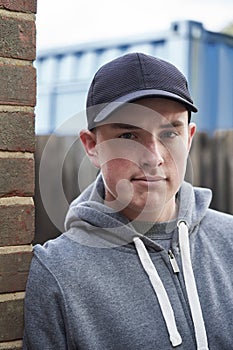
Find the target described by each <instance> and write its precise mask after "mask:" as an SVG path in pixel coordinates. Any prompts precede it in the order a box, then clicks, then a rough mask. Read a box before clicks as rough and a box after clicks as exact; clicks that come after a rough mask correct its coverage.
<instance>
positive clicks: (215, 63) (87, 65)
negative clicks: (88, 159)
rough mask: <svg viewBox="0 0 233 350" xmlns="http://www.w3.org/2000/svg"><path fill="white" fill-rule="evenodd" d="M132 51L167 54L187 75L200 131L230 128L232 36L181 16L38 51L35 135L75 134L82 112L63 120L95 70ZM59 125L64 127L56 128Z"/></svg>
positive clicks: (79, 104) (76, 107) (80, 106)
mask: <svg viewBox="0 0 233 350" xmlns="http://www.w3.org/2000/svg"><path fill="white" fill-rule="evenodd" d="M133 51H138V52H144V53H148V54H151V55H154V56H157V57H159V58H162V59H166V60H168V61H170V62H172V63H173V64H175V65H176V66H177V67H178V68H179V69H180V70H181V71H182V72H183V73H184V74H185V75H186V77H187V79H188V82H189V85H190V89H191V92H192V96H193V98H194V101H195V104H196V105H197V106H198V107H199V112H198V114H197V115H196V117H195V119H196V121H197V124H198V128H199V130H202V131H208V132H213V131H214V130H216V129H219V128H223V129H229V128H233V37H231V36H227V35H224V34H219V33H213V32H209V31H206V30H205V29H204V28H203V25H202V24H201V23H198V22H193V21H182V22H175V23H172V25H171V27H170V29H169V30H168V31H166V32H161V33H157V34H155V33H151V34H148V35H143V36H137V37H133V38H122V39H119V40H114V41H104V42H95V43H87V44H82V45H76V46H72V47H63V48H60V49H53V50H46V51H41V52H38V55H37V60H36V67H37V74H38V99H37V107H36V132H37V134H47V133H50V132H56V130H57V132H59V133H65V134H67V133H74V132H78V130H79V129H80V128H82V127H84V126H85V117H84V113H80V115H79V116H78V118H77V119H75V123H74V122H70V123H69V124H68V123H65V124H64V122H65V121H66V120H68V119H70V117H71V116H73V115H74V114H76V113H79V112H81V111H84V108H85V99H86V93H87V89H88V86H89V84H90V81H91V79H92V77H93V75H94V73H95V72H96V70H97V69H98V68H99V67H100V66H101V65H102V64H104V63H105V62H107V61H109V60H111V59H113V58H115V57H117V56H119V55H122V54H124V53H128V52H133ZM59 125H63V127H61V128H60V129H59V130H58V129H57V128H58V126H59Z"/></svg>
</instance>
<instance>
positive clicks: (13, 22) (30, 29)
mask: <svg viewBox="0 0 233 350" xmlns="http://www.w3.org/2000/svg"><path fill="white" fill-rule="evenodd" d="M0 33H1V37H0V56H1V57H10V58H20V59H25V60H34V59H35V56H36V40H35V22H34V21H26V20H25V19H20V18H12V17H5V16H1V17H0Z"/></svg>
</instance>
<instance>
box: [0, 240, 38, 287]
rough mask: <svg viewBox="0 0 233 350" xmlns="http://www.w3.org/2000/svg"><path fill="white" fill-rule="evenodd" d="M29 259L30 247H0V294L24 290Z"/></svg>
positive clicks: (30, 255) (30, 256) (30, 257)
mask: <svg viewBox="0 0 233 350" xmlns="http://www.w3.org/2000/svg"><path fill="white" fill-rule="evenodd" d="M24 247H26V250H24ZM31 259H32V251H31V250H30V246H18V247H8V248H5V247H0V293H9V292H19V291H24V290H25V288H26V283H27V277H28V271H29V267H30V263H31Z"/></svg>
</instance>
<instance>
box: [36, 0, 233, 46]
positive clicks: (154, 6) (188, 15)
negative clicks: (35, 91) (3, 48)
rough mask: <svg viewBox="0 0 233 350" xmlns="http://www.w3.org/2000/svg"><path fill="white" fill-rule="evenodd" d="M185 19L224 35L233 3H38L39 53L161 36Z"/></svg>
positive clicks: (50, 0)
mask: <svg viewBox="0 0 233 350" xmlns="http://www.w3.org/2000/svg"><path fill="white" fill-rule="evenodd" d="M184 19H185V20H187V19H189V20H195V21H198V22H202V23H203V25H204V28H205V29H207V30H210V31H220V30H222V28H224V27H225V26H226V25H228V24H229V23H230V22H232V21H233V0H159V1H158V0H140V1H139V0H115V1H110V0H65V1H63V0H38V7H37V16H36V24H37V49H38V50H41V49H47V48H54V47H62V46H66V45H73V44H79V43H85V42H93V41H100V40H104V39H111V38H121V37H127V36H134V35H139V34H140V35H141V34H144V33H153V32H155V33H157V32H160V31H163V30H168V29H169V28H170V25H171V23H172V22H173V21H178V20H184Z"/></svg>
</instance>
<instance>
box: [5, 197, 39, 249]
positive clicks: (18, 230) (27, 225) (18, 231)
mask: <svg viewBox="0 0 233 350" xmlns="http://www.w3.org/2000/svg"><path fill="white" fill-rule="evenodd" d="M34 220H35V218H34V204H33V201H32V199H31V198H19V197H12V198H2V199H0V227H1V235H0V246H9V245H20V244H30V243H31V242H32V240H33V235H34V226H35V224H34Z"/></svg>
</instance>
